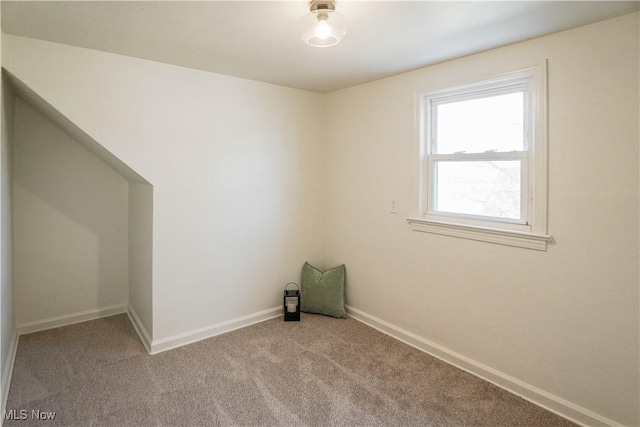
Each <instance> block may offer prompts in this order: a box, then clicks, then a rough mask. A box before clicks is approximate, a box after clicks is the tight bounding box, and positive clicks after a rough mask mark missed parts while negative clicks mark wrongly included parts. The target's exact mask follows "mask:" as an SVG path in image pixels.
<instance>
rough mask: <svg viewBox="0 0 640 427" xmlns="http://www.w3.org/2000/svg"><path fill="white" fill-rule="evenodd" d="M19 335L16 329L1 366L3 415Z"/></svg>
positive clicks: (1, 410)
mask: <svg viewBox="0 0 640 427" xmlns="http://www.w3.org/2000/svg"><path fill="white" fill-rule="evenodd" d="M19 339H20V335H18V332H17V331H14V333H13V336H12V337H11V343H10V344H9V353H8V357H7V360H6V362H5V365H4V366H3V367H2V384H1V387H2V396H0V399H2V401H1V402H0V405H1V407H0V413H2V414H3V415H4V413H5V412H4V411H5V410H6V409H7V399H8V398H9V388H10V387H11V377H13V366H14V364H15V361H16V353H17V352H18V340H19ZM3 422H4V416H3V417H2V418H1V419H0V426H1V425H2V424H3Z"/></svg>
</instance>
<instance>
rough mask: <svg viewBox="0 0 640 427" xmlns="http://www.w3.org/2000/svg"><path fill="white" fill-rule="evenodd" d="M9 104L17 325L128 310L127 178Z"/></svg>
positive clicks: (19, 106)
mask: <svg viewBox="0 0 640 427" xmlns="http://www.w3.org/2000/svg"><path fill="white" fill-rule="evenodd" d="M15 105H16V110H15V134H14V145H13V168H14V171H13V172H14V180H13V209H14V212H13V214H14V253H13V262H14V282H15V313H16V321H17V323H18V326H19V327H22V326H26V325H32V324H38V323H42V322H46V321H50V320H52V319H53V318H57V317H60V316H69V315H72V314H78V313H83V312H87V311H94V312H97V311H99V310H104V309H108V308H112V307H117V306H120V307H121V306H126V305H127V303H128V299H129V297H128V293H129V277H128V271H129V260H128V241H129V240H128V198H129V195H128V183H127V181H126V180H125V179H124V178H123V177H122V176H121V175H119V174H118V173H117V172H115V171H114V170H113V169H112V168H110V167H109V166H107V165H106V164H105V163H104V162H102V161H101V160H100V159H98V158H97V157H96V156H95V155H93V154H92V153H90V152H89V151H88V150H87V149H86V148H84V147H83V146H82V145H80V144H79V143H78V142H76V141H75V140H74V139H72V138H71V137H70V136H69V135H67V134H66V133H65V132H63V131H62V130H61V129H59V128H58V127H56V126H55V125H54V124H53V123H52V122H51V121H49V120H48V119H46V118H45V117H44V116H42V115H41V114H40V113H38V112H37V111H35V110H34V109H33V108H31V107H30V106H29V105H27V104H26V103H24V102H23V101H22V100H20V99H19V98H16V104H15Z"/></svg>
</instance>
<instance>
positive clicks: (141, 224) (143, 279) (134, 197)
mask: <svg viewBox="0 0 640 427" xmlns="http://www.w3.org/2000/svg"><path fill="white" fill-rule="evenodd" d="M152 248H153V187H152V186H151V185H149V184H144V183H140V182H130V183H129V306H130V309H131V310H132V311H133V312H134V313H135V316H138V319H137V320H138V321H139V323H140V324H139V325H137V326H139V327H141V328H144V331H141V333H142V334H146V335H148V336H146V337H145V338H146V339H147V340H149V341H150V340H151V337H152V336H153V280H152V279H153V278H152V270H153V256H152ZM147 344H150V343H147Z"/></svg>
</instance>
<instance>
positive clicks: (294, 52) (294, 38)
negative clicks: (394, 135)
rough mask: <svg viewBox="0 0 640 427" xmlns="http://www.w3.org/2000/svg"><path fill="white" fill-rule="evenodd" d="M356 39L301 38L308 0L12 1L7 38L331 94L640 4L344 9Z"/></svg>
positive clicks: (7, 7)
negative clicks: (322, 44) (322, 42)
mask: <svg viewBox="0 0 640 427" xmlns="http://www.w3.org/2000/svg"><path fill="white" fill-rule="evenodd" d="M336 4H337V6H336V8H337V10H338V11H339V12H341V13H342V14H343V15H344V16H345V18H346V21H347V31H348V34H347V37H346V38H345V40H344V41H343V42H342V43H340V44H339V45H337V46H334V47H330V48H313V47H310V46H307V45H305V44H304V43H303V42H301V41H300V39H299V37H298V22H299V20H300V18H301V17H302V16H303V15H305V14H306V13H308V2H307V1H302V0H300V1H251V2H250V1H194V2H185V1H176V2H173V1H93V2H89V1H61V2H58V1H5V0H3V1H2V31H3V32H5V33H9V34H15V35H19V36H26V37H32V38H37V39H43V40H49V41H53V42H58V43H65V44H69V45H74V46H81V47H86V48H90V49H97V50H103V51H107V52H113V53H119V54H122V55H129V56H134V57H139V58H145V59H150V60H154V61H160V62H166V63H170V64H176V65H182V66H185V67H190V68H195V69H200V70H206V71H212V72H216V73H222V74H228V75H233V76H238V77H244V78H248V79H252V80H258V81H264V82H268V83H275V84H279V85H283V86H289V87H294V88H300V89H306V90H311V91H317V92H329V91H333V90H337V89H341V88H345V87H349V86H353V85H357V84H361V83H365V82H368V81H371V80H376V79H379V78H382V77H387V76H390V75H393V74H398V73H401V72H405V71H409V70H413V69H416V68H420V67H424V66H427V65H430V64H434V63H438V62H442V61H446V60H449V59H453V58H457V57H461V56H465V55H469V54H472V53H476V52H480V51H483V50H487V49H492V48H495V47H499V46H504V45H508V44H512V43H516V42H519V41H523V40H527V39H531V38H535V37H539V36H543V35H547V34H551V33H554V32H558V31H563V30H566V29H570V28H574V27H577V26H580V25H585V24H589V23H592V22H596V21H600V20H603V19H608V18H612V17H615V16H619V15H623V14H626V13H631V12H634V11H637V10H638V6H639V5H640V2H638V1H629V2H622V1H496V2H485V1H471V2H452V1H404V2H400V1H344V0H343V1H341V0H338V1H337V3H336Z"/></svg>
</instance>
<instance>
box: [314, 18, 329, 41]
mask: <svg viewBox="0 0 640 427" xmlns="http://www.w3.org/2000/svg"><path fill="white" fill-rule="evenodd" d="M315 33H316V37H317V38H319V39H320V40H326V39H327V38H328V37H329V36H330V35H331V27H329V24H328V23H327V21H326V20H325V19H323V20H319V21H318V26H317V27H316V31H315Z"/></svg>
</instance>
